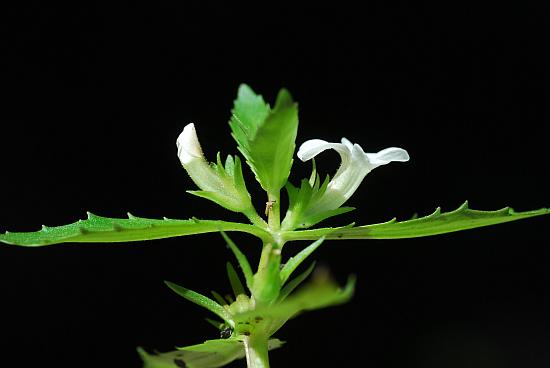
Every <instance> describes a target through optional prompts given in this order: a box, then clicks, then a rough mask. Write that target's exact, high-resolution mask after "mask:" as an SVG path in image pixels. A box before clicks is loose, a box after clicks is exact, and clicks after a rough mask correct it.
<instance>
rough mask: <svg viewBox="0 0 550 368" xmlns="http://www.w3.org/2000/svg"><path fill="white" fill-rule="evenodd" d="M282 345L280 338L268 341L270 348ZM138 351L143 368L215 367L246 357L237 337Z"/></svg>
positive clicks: (139, 349)
mask: <svg viewBox="0 0 550 368" xmlns="http://www.w3.org/2000/svg"><path fill="white" fill-rule="evenodd" d="M282 345H283V342H282V341H281V340H279V339H270V340H269V341H268V349H269V350H273V349H277V348H279V347H281V346H282ZM137 351H138V353H139V355H140V357H141V359H142V360H143V362H144V366H143V368H181V367H188V368H215V367H222V366H224V365H226V364H229V363H231V362H232V361H234V360H236V359H241V358H244V357H245V350H244V344H243V343H242V341H240V340H238V339H236V338H229V339H216V340H207V341H205V342H204V343H202V344H198V345H191V346H186V347H182V348H179V349H178V350H176V351H169V352H166V353H159V354H149V353H147V352H146V351H145V350H144V349H143V348H138V349H137ZM178 360H179V361H178Z"/></svg>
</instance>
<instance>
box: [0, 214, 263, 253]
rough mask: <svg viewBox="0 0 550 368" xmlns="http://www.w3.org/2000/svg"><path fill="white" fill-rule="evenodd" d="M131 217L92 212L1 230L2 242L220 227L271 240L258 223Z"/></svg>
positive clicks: (135, 237)
mask: <svg viewBox="0 0 550 368" xmlns="http://www.w3.org/2000/svg"><path fill="white" fill-rule="evenodd" d="M128 217H129V218H127V219H118V218H109V217H101V216H97V215H94V214H92V213H89V212H88V219H87V220H79V221H77V222H75V223H73V224H70V225H63V226H55V227H43V228H42V229H41V230H39V231H35V232H17V233H10V232H6V233H5V234H0V242H4V243H8V244H14V245H22V246H43V245H50V244H58V243H68V242H74V243H105V242H109V243H111V242H129V241H140V240H152V239H163V238H171V237H176V236H183V235H193V234H204V233H212V232H217V231H241V232H246V233H249V234H252V235H255V236H257V237H259V238H262V239H264V240H268V239H269V238H270V235H269V233H268V232H266V231H264V230H262V229H260V228H259V227H257V226H252V225H247V224H241V223H236V222H227V221H218V220H198V219H191V220H172V219H164V220H157V219H146V218H141V217H136V216H133V215H131V214H128Z"/></svg>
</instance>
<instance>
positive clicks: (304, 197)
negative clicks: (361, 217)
mask: <svg viewBox="0 0 550 368" xmlns="http://www.w3.org/2000/svg"><path fill="white" fill-rule="evenodd" d="M329 182H330V177H328V176H327V177H326V178H325V180H324V181H323V182H322V183H321V180H320V177H319V175H317V174H315V167H314V169H313V172H312V176H311V178H310V179H309V180H308V179H302V182H301V184H300V188H297V187H295V186H294V185H292V184H291V183H290V182H287V183H286V186H285V188H286V190H287V194H288V199H289V206H288V210H287V213H286V216H285V218H284V219H283V222H282V224H281V227H282V229H284V230H294V229H299V228H300V229H307V228H309V227H311V226H313V225H316V224H318V223H319V222H321V221H324V220H326V219H328V218H330V217H334V216H337V215H341V214H343V213H346V212H350V211H353V210H354V209H355V208H353V207H339V208H336V209H333V210H328V211H321V212H316V211H310V208H311V206H313V205H314V203H315V201H317V200H318V199H320V198H321V197H322V196H323V194H324V193H325V191H326V189H327V186H328V183H329Z"/></svg>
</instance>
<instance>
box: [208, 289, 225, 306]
mask: <svg viewBox="0 0 550 368" xmlns="http://www.w3.org/2000/svg"><path fill="white" fill-rule="evenodd" d="M210 293H211V294H212V296H213V297H214V299H216V301H217V302H218V304H220V305H228V304H227V300H225V299H224V298H223V296H221V295H220V294H219V293H217V292H216V291H214V290H210Z"/></svg>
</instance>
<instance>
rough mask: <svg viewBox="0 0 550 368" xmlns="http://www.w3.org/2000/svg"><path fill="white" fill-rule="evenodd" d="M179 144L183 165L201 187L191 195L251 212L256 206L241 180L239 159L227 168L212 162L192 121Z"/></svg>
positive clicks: (180, 137)
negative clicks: (204, 151) (253, 204)
mask: <svg viewBox="0 0 550 368" xmlns="http://www.w3.org/2000/svg"><path fill="white" fill-rule="evenodd" d="M176 145H177V147H178V157H179V159H180V161H181V164H182V165H183V167H184V169H185V170H186V171H187V173H188V174H189V176H190V177H191V179H192V180H193V181H194V182H195V184H197V186H198V187H199V188H200V189H201V190H202V191H190V193H191V194H195V195H198V196H199V197H204V198H207V199H210V200H212V201H214V202H216V203H218V204H219V205H221V206H223V207H225V208H228V209H230V210H232V211H236V212H243V213H245V214H246V215H247V216H248V215H251V214H252V211H253V207H252V203H251V201H250V195H249V194H248V191H247V190H246V187H245V186H244V183H243V182H242V173H241V172H240V166H239V171H238V172H236V171H235V167H236V166H238V165H240V162H239V161H235V163H234V164H231V166H230V169H228V167H227V164H226V168H224V167H222V166H221V162H219V161H218V163H217V164H212V165H211V164H209V163H208V161H206V158H205V157H204V154H203V153H202V148H201V145H200V143H199V139H198V137H197V132H196V130H195V125H194V124H193V123H191V124H187V125H186V126H185V128H184V129H183V131H182V132H181V134H180V135H179V137H178V139H177V141H176ZM236 160H237V159H236ZM231 162H233V161H231ZM236 174H237V175H236ZM254 213H255V212H254Z"/></svg>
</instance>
